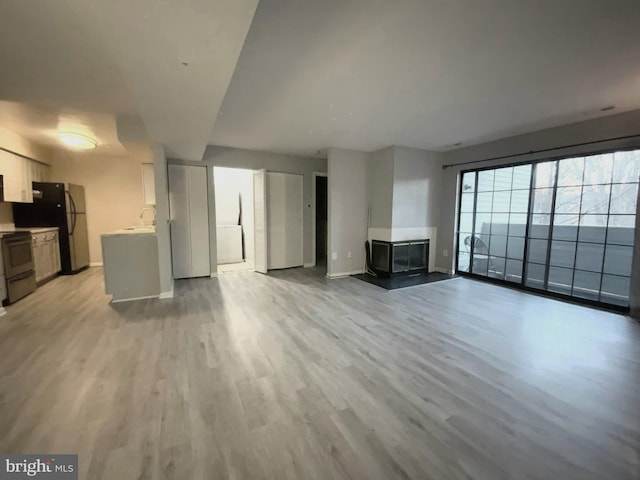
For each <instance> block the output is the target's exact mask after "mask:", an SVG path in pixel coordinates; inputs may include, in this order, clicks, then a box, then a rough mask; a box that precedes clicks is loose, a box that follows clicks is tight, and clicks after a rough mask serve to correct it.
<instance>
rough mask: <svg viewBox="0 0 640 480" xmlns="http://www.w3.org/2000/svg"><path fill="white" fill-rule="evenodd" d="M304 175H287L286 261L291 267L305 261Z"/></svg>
mask: <svg viewBox="0 0 640 480" xmlns="http://www.w3.org/2000/svg"><path fill="white" fill-rule="evenodd" d="M302 178H303V177H302V175H285V188H284V197H285V224H284V237H285V242H286V245H287V249H286V252H285V262H286V264H287V265H288V266H290V267H298V266H301V265H302V264H303V263H304V260H303V255H302V227H303V222H302V207H303V205H302Z"/></svg>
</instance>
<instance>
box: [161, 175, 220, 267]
mask: <svg viewBox="0 0 640 480" xmlns="http://www.w3.org/2000/svg"><path fill="white" fill-rule="evenodd" d="M168 171H169V209H170V213H171V257H172V263H173V278H190V277H201V276H206V275H209V274H210V272H211V267H210V263H209V209H208V197H207V172H206V167H192V166H187V165H169V167H168Z"/></svg>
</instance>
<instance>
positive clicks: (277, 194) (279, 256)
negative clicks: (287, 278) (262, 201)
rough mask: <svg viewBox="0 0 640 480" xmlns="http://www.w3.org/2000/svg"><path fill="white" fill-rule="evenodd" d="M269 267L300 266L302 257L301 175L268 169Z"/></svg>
mask: <svg viewBox="0 0 640 480" xmlns="http://www.w3.org/2000/svg"><path fill="white" fill-rule="evenodd" d="M267 185H268V188H267V212H268V218H269V223H268V226H267V231H268V244H269V262H268V265H269V268H274V269H275V268H290V267H299V266H301V265H302V264H303V259H302V207H303V205H302V175H294V174H290V173H276V172H269V173H268V182H267Z"/></svg>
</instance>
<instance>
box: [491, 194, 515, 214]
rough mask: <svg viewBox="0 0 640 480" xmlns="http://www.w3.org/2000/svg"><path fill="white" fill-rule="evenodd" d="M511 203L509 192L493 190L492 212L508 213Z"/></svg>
mask: <svg viewBox="0 0 640 480" xmlns="http://www.w3.org/2000/svg"><path fill="white" fill-rule="evenodd" d="M510 203H511V192H510V191H509V190H507V191H506V192H495V193H494V194H493V211H494V213H498V212H502V213H509V207H510Z"/></svg>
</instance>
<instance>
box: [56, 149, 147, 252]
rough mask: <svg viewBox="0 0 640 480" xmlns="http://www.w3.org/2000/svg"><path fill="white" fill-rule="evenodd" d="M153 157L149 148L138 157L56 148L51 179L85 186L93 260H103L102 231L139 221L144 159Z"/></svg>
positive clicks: (90, 248)
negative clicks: (85, 152)
mask: <svg viewBox="0 0 640 480" xmlns="http://www.w3.org/2000/svg"><path fill="white" fill-rule="evenodd" d="M150 157H151V151H150V150H148V151H146V152H145V153H144V154H143V153H142V152H140V156H138V157H133V156H113V157H112V156H104V155H95V154H83V153H79V152H71V151H67V150H58V151H56V152H55V154H54V158H53V164H52V167H51V181H53V182H68V183H75V184H78V185H83V186H84V188H85V198H86V207H87V227H88V231H89V255H90V262H91V263H92V264H99V263H101V262H102V247H101V243H100V235H102V234H103V233H107V232H110V231H113V230H118V229H120V228H124V227H127V226H130V225H135V224H136V223H138V222H139V220H140V219H139V216H140V212H141V211H142V207H143V205H144V199H143V192H142V166H141V163H142V162H143V161H146V162H147V163H148V162H149V161H150V160H149V159H150Z"/></svg>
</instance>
